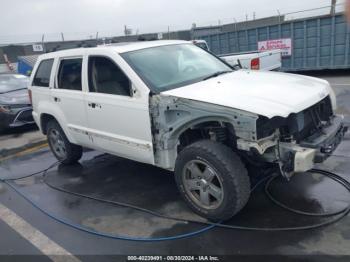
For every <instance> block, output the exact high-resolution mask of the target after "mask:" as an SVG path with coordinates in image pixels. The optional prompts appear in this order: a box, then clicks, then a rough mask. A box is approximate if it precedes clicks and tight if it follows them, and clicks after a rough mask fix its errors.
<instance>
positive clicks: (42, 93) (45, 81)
mask: <svg viewBox="0 0 350 262" xmlns="http://www.w3.org/2000/svg"><path fill="white" fill-rule="evenodd" d="M53 63H54V59H53V58H50V59H44V60H41V61H40V62H39V65H38V67H37V69H35V70H34V72H35V74H34V76H32V78H33V79H32V80H31V86H30V90H31V93H32V104H33V117H34V120H35V122H36V123H37V124H38V125H40V119H39V118H40V116H39V108H38V107H39V102H41V101H50V99H51V88H52V87H53V81H51V79H53V77H52V75H53V73H52V67H53Z"/></svg>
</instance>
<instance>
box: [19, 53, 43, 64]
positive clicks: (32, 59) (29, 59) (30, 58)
mask: <svg viewBox="0 0 350 262" xmlns="http://www.w3.org/2000/svg"><path fill="white" fill-rule="evenodd" d="M38 57H39V55H28V56H19V57H18V61H23V62H25V63H26V64H27V65H29V66H34V65H35V63H36V61H37V60H38Z"/></svg>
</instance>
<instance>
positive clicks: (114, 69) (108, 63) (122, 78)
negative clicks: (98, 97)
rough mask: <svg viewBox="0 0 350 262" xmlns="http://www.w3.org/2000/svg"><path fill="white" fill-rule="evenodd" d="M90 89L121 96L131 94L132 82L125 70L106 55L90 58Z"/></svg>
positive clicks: (95, 91)
mask: <svg viewBox="0 0 350 262" xmlns="http://www.w3.org/2000/svg"><path fill="white" fill-rule="evenodd" d="M89 90H90V92H92V93H103V94H111V95H119V96H131V83H130V80H129V79H128V77H127V76H126V75H125V74H124V72H123V71H122V70H121V69H120V68H119V67H118V66H117V65H116V64H115V63H114V62H113V61H112V60H110V59H108V58H106V57H99V56H96V57H90V58H89Z"/></svg>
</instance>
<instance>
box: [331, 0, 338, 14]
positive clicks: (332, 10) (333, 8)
mask: <svg viewBox="0 0 350 262" xmlns="http://www.w3.org/2000/svg"><path fill="white" fill-rule="evenodd" d="M336 6H337V0H332V7H331V15H335V11H336V10H335V9H336Z"/></svg>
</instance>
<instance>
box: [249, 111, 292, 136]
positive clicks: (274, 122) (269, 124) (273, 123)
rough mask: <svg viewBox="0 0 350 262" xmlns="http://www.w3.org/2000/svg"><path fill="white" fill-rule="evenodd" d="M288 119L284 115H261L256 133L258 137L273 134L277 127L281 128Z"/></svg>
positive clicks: (257, 122)
mask: <svg viewBox="0 0 350 262" xmlns="http://www.w3.org/2000/svg"><path fill="white" fill-rule="evenodd" d="M285 121H286V119H285V118H283V117H278V116H277V117H274V118H271V119H269V118H267V117H264V116H259V118H258V120H257V121H256V133H257V139H258V140H259V139H262V138H265V137H269V136H271V135H272V134H273V133H274V132H275V131H276V129H278V128H280V127H281V126H282V125H284V124H285Z"/></svg>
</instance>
